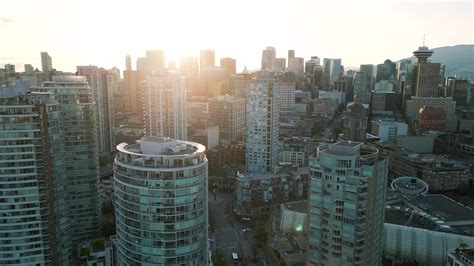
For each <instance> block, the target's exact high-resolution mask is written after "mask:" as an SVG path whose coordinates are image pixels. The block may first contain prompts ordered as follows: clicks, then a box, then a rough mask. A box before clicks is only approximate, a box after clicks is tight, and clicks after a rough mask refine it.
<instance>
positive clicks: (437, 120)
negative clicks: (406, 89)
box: [417, 106, 446, 134]
mask: <svg viewBox="0 0 474 266" xmlns="http://www.w3.org/2000/svg"><path fill="white" fill-rule="evenodd" d="M445 126H446V112H445V111H444V110H443V109H438V108H434V107H431V106H423V107H422V108H420V116H419V121H418V127H417V129H418V134H422V133H423V132H426V131H444V128H445Z"/></svg>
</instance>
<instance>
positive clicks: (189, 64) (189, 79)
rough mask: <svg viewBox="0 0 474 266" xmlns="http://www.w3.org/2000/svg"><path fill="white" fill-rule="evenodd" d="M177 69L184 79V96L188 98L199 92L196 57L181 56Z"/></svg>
mask: <svg viewBox="0 0 474 266" xmlns="http://www.w3.org/2000/svg"><path fill="white" fill-rule="evenodd" d="M179 70H180V72H181V75H183V76H184V77H185V79H186V94H187V95H186V97H187V98H188V99H189V98H190V97H192V96H193V95H195V94H196V93H198V92H199V62H198V58H197V57H192V56H190V57H183V58H181V59H180V61H179Z"/></svg>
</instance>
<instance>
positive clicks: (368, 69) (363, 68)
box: [359, 64, 375, 88]
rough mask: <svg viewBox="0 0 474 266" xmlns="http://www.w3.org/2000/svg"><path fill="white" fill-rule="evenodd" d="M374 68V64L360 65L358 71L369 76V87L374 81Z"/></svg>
mask: <svg viewBox="0 0 474 266" xmlns="http://www.w3.org/2000/svg"><path fill="white" fill-rule="evenodd" d="M374 70H375V67H374V65H370V64H363V65H360V68H359V71H360V72H362V73H365V74H367V76H368V77H369V86H370V88H372V86H373V84H374V83H375V77H374Z"/></svg>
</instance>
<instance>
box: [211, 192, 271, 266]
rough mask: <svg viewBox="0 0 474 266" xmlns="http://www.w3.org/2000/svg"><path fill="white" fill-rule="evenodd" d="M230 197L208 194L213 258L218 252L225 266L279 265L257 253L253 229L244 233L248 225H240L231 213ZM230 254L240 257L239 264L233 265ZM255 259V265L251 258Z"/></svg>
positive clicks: (263, 254)
mask: <svg viewBox="0 0 474 266" xmlns="http://www.w3.org/2000/svg"><path fill="white" fill-rule="evenodd" d="M231 203H232V195H231V194H226V193H222V192H216V197H215V198H214V193H213V192H210V193H209V220H210V223H211V225H213V226H214V232H212V230H210V231H209V238H211V239H213V241H211V245H210V246H211V250H212V254H213V256H214V254H215V252H216V250H220V251H221V252H222V254H223V256H224V257H225V261H226V265H279V263H278V260H277V259H276V258H275V257H274V256H271V255H270V254H269V253H268V252H266V251H265V252H260V254H259V253H258V252H257V250H256V247H255V244H256V242H255V232H254V230H253V229H250V231H246V232H244V230H243V229H244V228H248V227H249V226H248V225H245V224H242V223H241V222H240V220H239V218H238V217H237V216H236V215H235V214H234V213H233V212H232V206H231ZM232 252H235V253H237V254H238V255H239V257H240V262H239V263H238V264H234V262H233V260H232ZM254 257H257V258H258V259H257V260H256V262H255V263H251V260H252V258H254Z"/></svg>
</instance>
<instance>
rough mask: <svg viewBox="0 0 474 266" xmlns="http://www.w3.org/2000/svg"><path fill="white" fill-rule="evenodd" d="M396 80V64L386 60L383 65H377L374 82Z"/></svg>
mask: <svg viewBox="0 0 474 266" xmlns="http://www.w3.org/2000/svg"><path fill="white" fill-rule="evenodd" d="M395 79H397V64H396V63H394V62H392V61H391V60H390V59H387V60H385V61H384V62H383V64H378V65H377V75H376V76H375V81H376V82H378V81H381V80H395Z"/></svg>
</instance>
